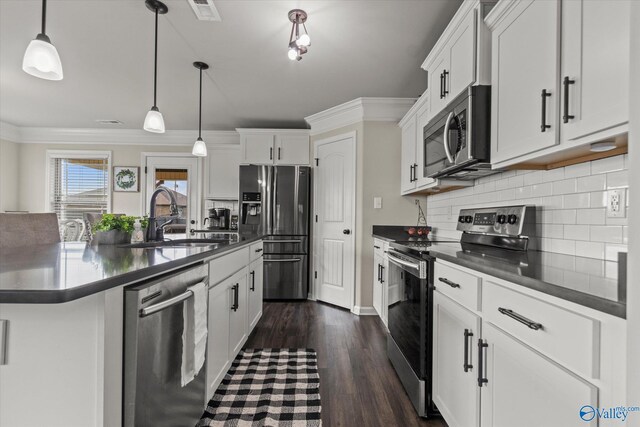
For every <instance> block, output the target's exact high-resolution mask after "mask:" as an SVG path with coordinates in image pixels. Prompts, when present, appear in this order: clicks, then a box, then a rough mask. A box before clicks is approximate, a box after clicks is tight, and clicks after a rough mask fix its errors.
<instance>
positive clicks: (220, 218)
mask: <svg viewBox="0 0 640 427" xmlns="http://www.w3.org/2000/svg"><path fill="white" fill-rule="evenodd" d="M230 214H231V211H230V210H229V209H227V208H211V209H209V216H208V217H207V218H205V219H204V224H205V225H207V222H208V223H209V224H208V227H207V228H208V229H209V230H228V229H229V216H230Z"/></svg>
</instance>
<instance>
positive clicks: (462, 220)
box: [458, 215, 464, 223]
mask: <svg viewBox="0 0 640 427" xmlns="http://www.w3.org/2000/svg"><path fill="white" fill-rule="evenodd" d="M458 222H461V223H464V216H462V215H460V216H459V217H458Z"/></svg>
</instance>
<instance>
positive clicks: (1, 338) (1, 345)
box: [0, 320, 9, 365]
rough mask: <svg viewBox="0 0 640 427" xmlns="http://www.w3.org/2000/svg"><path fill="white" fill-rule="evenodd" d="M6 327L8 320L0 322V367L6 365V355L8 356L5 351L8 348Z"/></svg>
mask: <svg viewBox="0 0 640 427" xmlns="http://www.w3.org/2000/svg"><path fill="white" fill-rule="evenodd" d="M8 326H9V321H8V320H0V365H6V364H7V354H9V351H8V349H7V347H8V346H9V344H8V335H9V333H8Z"/></svg>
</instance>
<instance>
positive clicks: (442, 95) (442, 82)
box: [440, 73, 444, 99]
mask: <svg viewBox="0 0 640 427" xmlns="http://www.w3.org/2000/svg"><path fill="white" fill-rule="evenodd" d="M442 98H444V74H443V73H440V99H442Z"/></svg>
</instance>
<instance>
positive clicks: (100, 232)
mask: <svg viewBox="0 0 640 427" xmlns="http://www.w3.org/2000/svg"><path fill="white" fill-rule="evenodd" d="M136 219H139V220H140V224H142V228H143V229H146V228H147V226H148V225H149V218H147V217H142V218H140V217H136V216H126V215H114V214H104V215H102V218H101V219H100V221H98V222H96V223H95V224H94V226H93V228H92V230H93V234H94V236H93V243H97V244H102V245H122V244H125V243H129V242H130V241H131V232H132V231H133V224H134V222H135V221H136Z"/></svg>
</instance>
